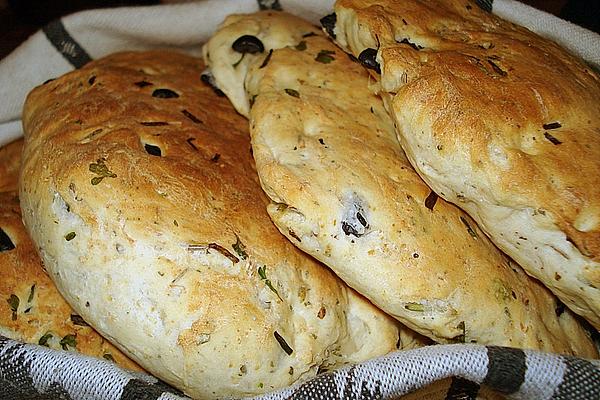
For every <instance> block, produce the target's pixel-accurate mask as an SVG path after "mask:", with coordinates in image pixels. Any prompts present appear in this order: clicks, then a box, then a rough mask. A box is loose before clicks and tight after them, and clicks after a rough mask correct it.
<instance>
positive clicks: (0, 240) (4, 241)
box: [0, 228, 15, 252]
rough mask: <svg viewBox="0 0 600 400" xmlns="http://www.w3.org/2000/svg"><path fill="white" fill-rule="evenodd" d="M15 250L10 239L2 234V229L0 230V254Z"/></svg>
mask: <svg viewBox="0 0 600 400" xmlns="http://www.w3.org/2000/svg"><path fill="white" fill-rule="evenodd" d="M14 248H15V245H14V244H13V242H12V240H10V237H9V236H8V235H7V234H6V233H5V232H4V230H3V229H2V228H0V252H2V251H10V250H12V249H14Z"/></svg>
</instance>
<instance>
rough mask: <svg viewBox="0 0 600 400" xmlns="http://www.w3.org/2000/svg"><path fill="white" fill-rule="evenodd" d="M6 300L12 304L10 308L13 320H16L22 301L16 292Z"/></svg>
mask: <svg viewBox="0 0 600 400" xmlns="http://www.w3.org/2000/svg"><path fill="white" fill-rule="evenodd" d="M6 302H7V303H8V305H10V310H11V311H12V320H13V321H16V320H17V310H18V309H19V303H20V302H21V301H20V300H19V297H18V296H17V295H15V294H11V295H10V297H9V298H8V300H6Z"/></svg>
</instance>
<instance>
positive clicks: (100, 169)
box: [89, 158, 117, 185]
mask: <svg viewBox="0 0 600 400" xmlns="http://www.w3.org/2000/svg"><path fill="white" fill-rule="evenodd" d="M105 161H106V160H105V159H103V158H99V159H97V160H96V162H95V163H91V164H90V167H89V170H90V172H92V173H94V174H96V175H98V176H96V177H94V178H92V185H97V184H99V183H100V182H102V180H103V179H104V178H116V177H117V175H116V174H115V173H113V172H112V171H110V170H109V169H108V167H107V166H106V164H105Z"/></svg>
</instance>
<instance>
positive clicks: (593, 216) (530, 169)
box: [324, 0, 600, 328]
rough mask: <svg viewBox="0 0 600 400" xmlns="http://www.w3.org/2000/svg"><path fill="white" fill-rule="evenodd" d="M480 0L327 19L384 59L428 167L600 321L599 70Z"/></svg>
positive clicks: (396, 6)
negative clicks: (480, 4)
mask: <svg viewBox="0 0 600 400" xmlns="http://www.w3.org/2000/svg"><path fill="white" fill-rule="evenodd" d="M476 3H477V2H475V1H464V0H444V1H440V0H435V1H427V2H424V1H416V0H406V1H385V0H339V1H338V2H337V3H336V6H335V15H332V16H329V17H328V18H326V19H325V20H324V21H325V22H326V25H327V28H328V31H329V32H331V33H332V34H334V35H335V37H336V41H337V42H338V43H339V44H340V45H341V46H342V47H344V48H346V49H347V50H348V51H350V52H352V53H353V54H354V55H355V56H357V57H360V55H361V54H362V55H363V57H364V59H365V60H367V59H368V61H369V62H371V64H372V65H374V64H375V63H376V62H378V63H379V64H380V69H381V75H380V80H381V87H382V92H383V93H385V94H386V95H385V96H384V97H387V98H388V103H389V107H390V109H391V114H392V115H393V117H394V119H395V122H396V126H397V133H398V135H399V138H400V141H401V143H402V146H403V148H404V150H405V151H406V154H407V156H408V158H409V159H410V161H411V163H412V165H413V166H414V167H415V168H416V169H417V171H418V172H419V174H421V176H422V177H423V179H425V181H426V182H427V183H428V184H429V185H430V186H431V187H432V188H433V189H434V190H435V191H436V192H437V193H438V194H439V195H440V196H442V197H444V198H445V199H446V200H448V201H450V202H453V203H456V204H458V205H459V206H460V207H462V208H463V209H464V210H466V211H467V212H468V213H469V214H470V215H471V216H472V217H473V218H474V219H475V220H476V221H477V222H478V223H479V224H480V226H481V227H482V229H483V230H484V231H485V232H487V233H488V234H489V235H490V237H491V238H492V240H493V241H494V242H495V243H496V244H497V245H498V246H499V247H500V248H501V249H502V250H503V251H505V252H506V253H507V254H508V255H509V256H511V257H512V258H513V259H514V260H515V261H517V262H518V263H519V264H520V265H521V266H523V268H524V269H525V270H526V271H527V272H528V273H529V274H531V275H532V276H535V277H536V278H537V279H539V280H540V281H542V282H543V283H544V284H545V285H546V286H547V287H548V288H550V290H552V291H553V292H554V293H555V294H556V295H557V296H558V297H559V298H560V299H561V300H562V301H563V302H564V303H565V304H566V305H568V306H569V307H570V308H571V309H572V310H573V311H575V312H576V313H578V314H580V315H582V316H583V317H585V318H586V319H588V320H589V321H590V322H591V323H592V324H593V325H594V326H595V327H596V328H600V78H599V76H598V74H596V73H595V72H594V71H593V70H592V68H590V67H589V66H587V65H586V64H585V63H584V62H583V61H581V60H579V59H577V58H576V57H574V56H572V55H570V54H569V53H567V52H566V51H565V50H563V49H562V48H561V47H560V46H558V45H557V44H555V43H553V42H551V41H549V40H546V39H543V38H541V37H539V36H537V35H535V34H534V33H532V32H530V31H528V30H527V29H525V28H522V27H519V26H516V25H514V24H512V23H510V22H507V21H504V20H502V19H500V18H499V17H497V16H495V15H493V14H490V13H488V12H486V11H483V10H482V9H480V8H479V7H478V6H477V4H476ZM334 16H335V17H336V18H334ZM336 20H337V22H335V21H336ZM369 48H371V49H373V50H370V51H371V54H372V55H373V56H372V57H366V56H367V55H368V52H369V51H368V50H367V53H365V52H364V51H365V50H366V49H369ZM376 49H378V51H376ZM375 54H376V55H377V56H376V58H375V57H374V55H375ZM375 76H379V75H378V74H375Z"/></svg>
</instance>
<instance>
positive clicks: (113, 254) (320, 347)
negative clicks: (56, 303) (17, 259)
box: [21, 52, 398, 397]
mask: <svg viewBox="0 0 600 400" xmlns="http://www.w3.org/2000/svg"><path fill="white" fill-rule="evenodd" d="M202 70H203V65H202V63H201V61H200V60H197V59H194V58H191V57H188V56H185V55H182V54H178V53H173V52H145V53H122V54H115V55H111V56H109V57H107V58H104V59H101V60H98V61H95V62H93V63H90V64H88V65H87V66H86V67H84V68H82V69H80V70H78V71H74V72H72V73H70V74H67V75H66V76H63V77H61V78H59V79H57V80H56V81H53V82H50V83H48V84H46V85H45V86H42V87H39V88H37V89H35V90H34V91H33V92H32V93H31V94H30V95H29V97H28V99H27V102H26V105H25V109H24V118H23V119H24V127H25V133H26V145H25V150H24V162H23V171H22V174H21V199H22V207H23V210H24V220H25V223H26V225H27V227H28V230H29V232H30V233H31V234H32V236H33V238H34V240H35V241H36V243H38V245H39V246H40V247H41V252H42V254H43V257H44V260H45V262H46V266H47V269H48V271H49V272H50V273H51V274H52V275H53V279H54V280H55V281H56V282H57V284H58V286H59V288H60V290H61V292H62V293H63V294H64V295H65V297H66V298H67V299H68V300H69V302H70V303H71V304H72V305H73V306H74V308H75V309H76V310H77V311H78V312H80V313H81V315H83V316H84V317H86V318H87V319H88V320H89V321H90V323H92V324H93V325H94V326H95V327H96V328H97V329H98V330H99V331H101V332H102V333H104V334H105V335H108V336H109V337H111V338H112V339H113V340H114V341H115V342H116V343H118V344H119V346H120V347H121V348H123V349H125V350H126V351H127V352H128V354H131V355H132V356H133V357H134V358H135V359H136V360H138V361H139V362H140V364H141V365H143V366H144V367H145V368H147V369H148V370H149V371H151V372H152V373H154V374H156V375H157V376H159V377H161V378H162V379H164V380H165V381H168V382H170V383H172V384H173V385H175V386H177V387H179V388H181V389H182V390H184V391H186V392H187V393H188V394H190V395H192V396H198V397H207V396H213V397H214V396H221V397H223V396H244V395H249V394H255V393H260V392H264V391H267V390H272V389H274V388H278V387H282V386H287V385H289V384H291V383H292V382H294V381H296V380H298V379H300V378H304V377H308V376H311V375H314V374H316V372H317V370H318V368H319V367H320V366H332V365H337V364H340V363H344V362H347V361H359V360H362V359H365V358H368V357H372V356H374V355H377V354H383V353H386V352H388V351H390V350H391V349H393V348H394V347H395V343H396V340H397V338H398V330H397V327H396V325H395V324H394V323H393V322H392V320H391V319H390V318H389V317H387V316H385V315H384V314H383V313H382V312H381V311H379V310H376V309H375V308H374V307H373V306H372V305H370V304H369V303H368V302H366V301H365V300H363V299H362V298H360V297H358V296H357V295H356V294H355V293H354V292H352V291H350V290H349V289H347V287H346V286H344V285H343V284H342V282H341V281H339V280H338V279H336V278H335V276H334V275H333V274H332V273H331V272H330V271H328V270H327V269H326V268H324V267H323V266H321V265H320V264H318V263H317V262H316V261H314V260H313V259H311V258H310V257H308V256H306V255H305V254H303V253H302V252H301V251H299V250H297V249H296V248H295V247H294V246H293V245H291V244H290V243H289V242H288V241H287V240H285V238H283V237H282V236H281V235H280V234H279V233H278V232H277V230H276V229H275V227H274V226H273V225H272V223H271V222H270V220H269V217H268V215H267V213H266V210H265V206H266V204H267V199H266V198H265V196H264V194H263V193H262V191H261V190H260V186H259V183H258V177H257V176H256V173H255V172H254V171H255V168H254V165H253V161H252V157H251V154H250V142H249V136H248V132H247V122H246V120H245V119H243V118H242V117H241V116H239V115H238V114H236V113H235V111H234V110H233V108H232V107H231V105H230V104H229V102H228V101H227V100H226V99H224V98H219V97H217V96H216V95H215V94H214V93H213V91H212V89H211V88H210V87H207V86H206V85H204V84H203V83H202V82H201V80H200V73H201V71H202ZM58 100H60V101H58ZM321 309H325V310H326V311H325V312H322V311H321ZM283 343H286V345H284V344H283ZM286 346H289V348H287V347H286ZM290 350H292V351H290ZM288 353H289V354H288Z"/></svg>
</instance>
